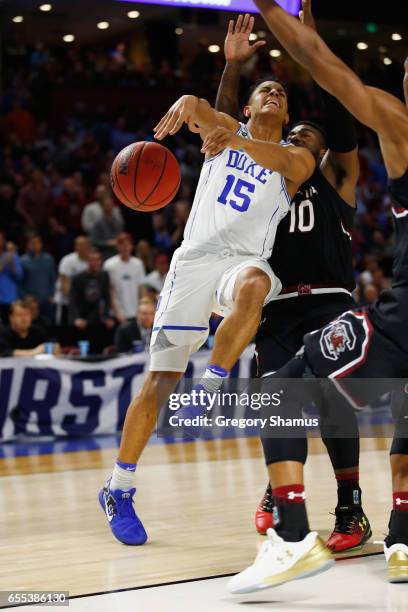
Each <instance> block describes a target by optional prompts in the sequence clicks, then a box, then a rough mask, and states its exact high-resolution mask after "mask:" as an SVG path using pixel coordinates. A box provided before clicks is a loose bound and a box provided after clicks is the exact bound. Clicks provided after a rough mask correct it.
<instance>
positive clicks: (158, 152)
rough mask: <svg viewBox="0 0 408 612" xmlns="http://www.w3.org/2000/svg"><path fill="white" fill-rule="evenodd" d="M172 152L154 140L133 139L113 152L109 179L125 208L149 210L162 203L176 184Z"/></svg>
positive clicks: (176, 167) (172, 193)
mask: <svg viewBox="0 0 408 612" xmlns="http://www.w3.org/2000/svg"><path fill="white" fill-rule="evenodd" d="M180 179H181V176H180V167H179V164H178V161H177V159H176V158H175V157H174V155H173V153H172V152H171V151H169V150H168V149H166V147H163V145H161V144H158V143H157V142H134V143H133V144H131V145H129V146H127V147H125V148H124V149H122V151H120V153H118V154H117V156H116V157H115V159H114V162H113V164H112V169H111V182H112V189H113V192H114V194H115V196H116V197H117V198H118V199H119V200H120V201H121V202H122V204H125V205H126V206H129V208H133V209H134V210H139V211H143V212H153V211H154V210H158V209H159V208H163V206H166V204H168V203H169V202H171V200H172V199H173V198H174V196H175V195H176V193H177V191H178V188H179V186H180Z"/></svg>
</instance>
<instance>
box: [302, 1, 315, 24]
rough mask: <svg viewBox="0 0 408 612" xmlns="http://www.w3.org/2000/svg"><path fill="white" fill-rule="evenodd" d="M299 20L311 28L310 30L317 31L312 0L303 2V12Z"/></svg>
mask: <svg viewBox="0 0 408 612" xmlns="http://www.w3.org/2000/svg"><path fill="white" fill-rule="evenodd" d="M299 19H300V21H301V22H302V23H304V24H305V25H307V26H309V28H312V29H313V30H317V28H316V22H315V19H314V17H313V13H312V0H302V10H301V11H299Z"/></svg>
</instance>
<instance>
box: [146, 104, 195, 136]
mask: <svg viewBox="0 0 408 612" xmlns="http://www.w3.org/2000/svg"><path fill="white" fill-rule="evenodd" d="M197 104H198V98H196V96H182V97H181V98H180V99H179V100H177V102H175V103H174V104H173V106H172V107H171V108H170V110H169V111H167V113H166V114H165V115H164V117H162V119H160V121H159V123H158V124H157V125H156V127H154V128H153V132H155V135H154V137H155V138H156V140H163V138H165V137H166V136H167V134H171V135H173V134H175V133H176V132H178V131H179V129H180V128H181V126H182V125H183V123H187V124H188V127H189V129H190V130H191V131H192V132H198V129H197V128H196V127H195V124H194V114H195V111H196V108H197Z"/></svg>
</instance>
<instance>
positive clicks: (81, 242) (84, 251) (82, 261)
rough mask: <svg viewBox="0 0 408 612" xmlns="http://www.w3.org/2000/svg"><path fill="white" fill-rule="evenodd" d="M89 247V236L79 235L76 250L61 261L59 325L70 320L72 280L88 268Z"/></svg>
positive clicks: (57, 297) (58, 301) (57, 301)
mask: <svg viewBox="0 0 408 612" xmlns="http://www.w3.org/2000/svg"><path fill="white" fill-rule="evenodd" d="M89 248H90V244H89V238H88V237H87V236H78V237H77V238H76V239H75V246H74V249H75V250H74V252H73V253H69V254H68V255H65V257H63V258H62V259H61V261H60V263H59V267H58V281H57V285H56V290H55V303H56V305H57V312H56V322H57V324H59V325H60V324H66V322H67V320H68V312H67V311H68V300H69V293H70V289H71V280H72V278H73V277H74V276H75V275H76V274H79V273H80V272H84V271H85V270H87V268H88V254H89Z"/></svg>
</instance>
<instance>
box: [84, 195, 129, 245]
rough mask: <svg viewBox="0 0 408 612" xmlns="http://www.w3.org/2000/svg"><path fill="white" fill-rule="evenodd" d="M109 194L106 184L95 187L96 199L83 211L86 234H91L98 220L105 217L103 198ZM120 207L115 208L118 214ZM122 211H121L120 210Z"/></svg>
mask: <svg viewBox="0 0 408 612" xmlns="http://www.w3.org/2000/svg"><path fill="white" fill-rule="evenodd" d="M108 194H109V191H108V189H107V188H106V187H105V185H98V186H97V188H96V189H95V200H93V201H92V202H90V203H89V204H87V205H86V206H85V208H84V210H83V211H82V217H81V225H82V229H83V230H84V232H85V233H86V234H89V233H90V232H91V230H92V228H93V226H94V225H95V223H97V221H100V219H102V217H103V208H102V200H103V198H104V197H105V196H106V195H108ZM117 211H119V209H115V212H114V214H115V215H117ZM119 213H120V211H119Z"/></svg>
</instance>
